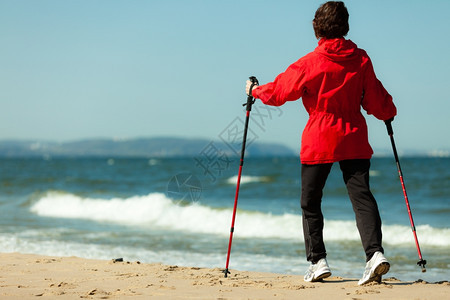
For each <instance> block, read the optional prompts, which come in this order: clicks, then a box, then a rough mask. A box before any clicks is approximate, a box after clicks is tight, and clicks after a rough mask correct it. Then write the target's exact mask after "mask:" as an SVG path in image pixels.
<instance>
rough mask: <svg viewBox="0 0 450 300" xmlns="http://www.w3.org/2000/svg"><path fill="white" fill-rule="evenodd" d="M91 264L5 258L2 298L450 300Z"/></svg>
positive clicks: (351, 282)
mask: <svg viewBox="0 0 450 300" xmlns="http://www.w3.org/2000/svg"><path fill="white" fill-rule="evenodd" d="M230 271H231V274H230V275H229V276H228V278H224V275H223V273H222V270H221V269H220V268H216V269H206V268H197V267H179V266H169V265H163V264H144V263H140V262H138V261H131V262H129V261H126V260H123V261H114V259H111V260H109V261H105V260H91V259H83V258H78V257H50V256H41V255H34V254H20V253H2V254H0V299H39V298H49V299H50V298H57V299H80V298H81V299H128V298H132V299H299V298H300V297H305V298H308V299H324V298H328V299H446V297H448V295H449V293H450V283H449V282H448V281H443V282H435V283H428V282H424V281H421V280H418V281H416V282H402V281H399V280H397V279H395V278H392V277H391V278H389V277H388V278H386V279H383V282H382V283H381V284H377V283H373V284H368V285H366V286H358V285H357V279H356V278H341V277H330V278H328V279H326V280H325V281H323V282H317V283H307V282H304V281H303V276H301V275H282V274H273V273H257V272H245V271H237V270H230Z"/></svg>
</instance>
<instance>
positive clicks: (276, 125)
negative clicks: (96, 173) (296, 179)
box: [0, 0, 450, 151]
mask: <svg viewBox="0 0 450 300" xmlns="http://www.w3.org/2000/svg"><path fill="white" fill-rule="evenodd" d="M323 2H324V1H299V0H297V1H275V0H271V1H252V0H249V1H213V0H211V1H206V0H205V1H199V0H192V1H188V0H185V1H181V0H180V1H175V0H154V1H137V0H134V1H133V0H127V1H125V0H122V1H117V0H90V1H88V0H85V1H82V0H65V1H60V0H39V1H32V0H21V1H15V0H0V37H1V47H0V139H10V138H13V139H44V140H54V141H68V140H74V139H82V138H95V137H112V138H121V139H122V138H123V139H126V138H134V137H153V136H166V135H168V136H178V137H200V138H206V139H210V140H217V139H219V135H220V134H221V133H222V132H223V131H224V130H226V129H227V128H228V127H229V125H230V124H231V123H232V122H233V120H235V119H236V118H237V117H240V118H244V111H243V107H242V106H241V104H242V103H244V102H245V101H246V96H245V92H244V87H245V81H246V79H247V78H248V76H250V75H255V76H257V77H258V79H259V80H260V82H261V83H265V82H268V81H272V80H273V78H274V77H275V76H276V75H277V74H278V73H280V72H282V71H284V70H285V69H286V67H287V66H288V65H289V64H291V63H292V62H294V61H296V60H297V59H298V58H300V57H301V56H303V55H305V54H307V53H308V52H310V51H312V50H313V49H314V48H315V47H316V45H317V41H316V39H315V37H314V34H313V30H312V25H311V20H312V19H313V17H314V13H315V11H316V9H317V7H318V6H319V5H320V4H321V3H323ZM345 3H346V6H347V8H348V10H349V13H350V32H349V34H348V36H347V38H349V39H351V40H353V41H354V42H355V43H356V44H357V45H358V46H359V47H361V48H363V49H365V50H366V51H367V52H368V54H369V56H370V57H371V58H372V61H373V63H374V67H375V72H376V74H377V76H378V78H379V79H380V80H381V81H382V82H383V84H384V86H385V87H386V89H387V90H388V91H389V92H390V93H391V94H392V95H393V97H394V101H395V103H396V105H397V108H398V113H399V114H398V117H397V118H396V120H395V121H394V123H393V126H394V132H395V138H396V143H397V147H398V148H399V150H400V151H401V150H402V149H414V150H419V151H432V150H436V149H441V150H450V134H449V129H450V121H449V119H450V118H449V114H450V101H449V100H450V99H449V97H448V95H449V94H450V76H449V70H450V58H449V56H450V55H449V53H450V41H449V38H448V37H449V36H450V18H449V17H448V15H449V13H450V1H446V0H440V1H439V0H433V1H412V0H409V1H407V0H402V1H392V0H391V1H387V0H381V1H380V0H377V1H366V0H352V1H345ZM257 107H259V108H260V109H263V108H262V105H261V104H260V102H259V104H257ZM267 113H268V112H267V111H266V112H265V115H266V116H267V115H268V114H267ZM259 114H260V115H261V114H264V111H261V110H260V111H259ZM257 115H258V113H257V112H255V117H256V116H257ZM307 118H308V116H307V114H306V112H305V110H304V108H303V106H302V104H301V101H296V102H292V103H288V104H286V105H285V106H282V107H281V108H280V110H277V111H273V114H272V115H271V117H270V118H269V117H266V118H265V119H264V124H262V125H261V124H259V126H257V124H256V122H257V121H256V119H255V121H254V122H253V123H252V122H250V128H253V130H254V131H255V132H256V134H257V136H258V140H259V141H261V142H280V143H283V144H286V145H288V146H290V147H291V148H293V149H295V150H298V149H299V146H300V136H301V132H302V129H303V127H304V125H305V124H306V121H307ZM367 121H368V124H369V135H370V142H371V144H372V146H373V147H374V148H375V149H389V148H390V143H389V138H388V136H387V134H386V130H385V127H384V123H383V122H381V121H378V120H376V119H375V118H374V117H373V116H368V117H367ZM252 126H253V127H252Z"/></svg>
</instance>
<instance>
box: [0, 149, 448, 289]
mask: <svg viewBox="0 0 450 300" xmlns="http://www.w3.org/2000/svg"><path fill="white" fill-rule="evenodd" d="M371 163H372V165H371V171H370V175H371V179H370V180H371V188H372V192H373V193H374V195H375V198H376V199H377V201H378V205H379V209H380V213H381V218H382V220H383V228H382V230H383V246H384V249H385V255H386V257H387V258H388V260H389V261H390V263H391V269H390V272H389V273H388V274H387V275H386V276H387V277H395V278H397V279H399V280H402V281H417V280H419V279H421V280H425V281H428V282H440V281H448V280H450V268H449V267H450V158H449V157H401V158H400V163H401V168H402V171H403V177H404V182H405V186H406V191H407V194H408V199H409V204H410V209H411V215H412V216H413V221H414V224H415V230H416V233H417V238H418V242H419V247H420V248H419V249H420V251H421V254H422V256H423V259H425V260H426V261H427V264H426V272H422V269H421V267H419V266H418V265H417V262H418V261H419V252H418V247H417V245H416V243H415V239H414V235H413V230H412V227H411V224H410V219H409V214H408V210H407V207H406V202H405V197H404V194H403V190H402V186H401V184H400V180H399V176H398V172H397V166H396V164H395V161H394V159H393V158H392V157H375V158H373V159H372V161H371ZM300 168H301V166H300V161H299V157H296V156H292V157H251V156H249V157H248V158H245V162H244V165H243V168H242V176H241V184H240V190H239V194H238V196H239V197H238V201H237V211H236V220H235V226H234V235H233V239H232V248H231V252H230V257H229V259H230V260H229V269H230V271H231V274H233V272H236V271H235V270H239V271H258V272H274V273H280V274H296V275H303V274H304V273H305V271H306V269H307V267H308V265H309V263H308V262H307V261H306V258H305V249H304V243H303V233H302V224H301V209H300V192H301V182H300ZM238 169H239V157H237V156H236V157H233V156H227V157H225V156H218V155H214V156H213V155H211V152H209V153H208V152H207V151H205V152H204V153H202V154H201V155H200V154H199V156H198V157H177V158H160V157H153V158H135V157H73V158H68V157H59V158H58V157H50V156H45V157H22V158H0V251H1V252H20V253H35V254H42V255H49V256H78V257H83V258H91V259H105V260H111V259H116V258H123V259H124V260H126V261H139V262H142V263H163V264H168V265H177V266H195V267H201V268H203V267H205V268H219V269H225V265H226V259H227V249H228V245H229V238H230V229H231V221H232V216H233V207H234V204H235V196H236V186H237V175H238ZM322 208H323V214H324V217H325V228H324V239H325V245H326V249H327V254H328V257H327V258H328V262H329V265H330V268H331V270H332V273H333V275H334V276H341V277H345V278H355V279H358V278H360V277H361V275H362V273H363V271H364V267H365V255H364V252H363V248H362V245H361V242H360V238H359V234H358V231H357V228H356V225H355V220H354V213H353V210H352V207H351V204H350V201H349V199H348V195H347V191H346V189H345V186H344V183H343V180H342V175H341V173H340V170H339V166H338V164H335V165H334V166H333V168H332V171H331V174H330V176H329V178H328V181H327V184H326V187H325V190H324V196H323V203H322ZM218 273H220V271H218Z"/></svg>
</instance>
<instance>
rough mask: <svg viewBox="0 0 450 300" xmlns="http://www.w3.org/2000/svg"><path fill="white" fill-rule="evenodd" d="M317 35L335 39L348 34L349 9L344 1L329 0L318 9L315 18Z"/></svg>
mask: <svg viewBox="0 0 450 300" xmlns="http://www.w3.org/2000/svg"><path fill="white" fill-rule="evenodd" d="M313 27H314V33H315V35H316V37H317V38H318V39H319V38H327V39H335V38H341V37H344V36H346V35H347V33H348V30H349V26H348V11H347V8H346V7H345V4H344V2H342V1H328V2H326V3H324V4H322V5H321V6H320V7H319V8H318V9H317V11H316V15H315V16H314V20H313Z"/></svg>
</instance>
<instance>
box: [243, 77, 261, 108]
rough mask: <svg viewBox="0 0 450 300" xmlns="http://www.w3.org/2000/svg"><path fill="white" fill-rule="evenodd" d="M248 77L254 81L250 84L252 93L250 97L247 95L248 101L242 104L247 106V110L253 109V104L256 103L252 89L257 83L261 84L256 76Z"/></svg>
mask: <svg viewBox="0 0 450 300" xmlns="http://www.w3.org/2000/svg"><path fill="white" fill-rule="evenodd" d="M248 79H250V81H251V82H252V85H251V86H250V91H249V94H250V95H248V97H247V102H246V103H244V104H242V106H247V107H246V108H245V109H246V110H247V111H251V110H252V105H253V104H254V103H255V99H253V96H252V90H253V87H254V86H255V85H259V82H258V79H256V77H255V76H250V77H249V78H248Z"/></svg>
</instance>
